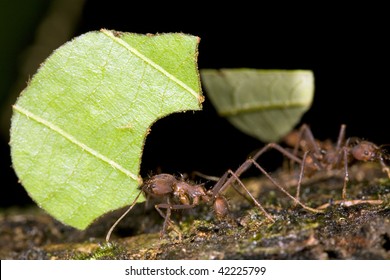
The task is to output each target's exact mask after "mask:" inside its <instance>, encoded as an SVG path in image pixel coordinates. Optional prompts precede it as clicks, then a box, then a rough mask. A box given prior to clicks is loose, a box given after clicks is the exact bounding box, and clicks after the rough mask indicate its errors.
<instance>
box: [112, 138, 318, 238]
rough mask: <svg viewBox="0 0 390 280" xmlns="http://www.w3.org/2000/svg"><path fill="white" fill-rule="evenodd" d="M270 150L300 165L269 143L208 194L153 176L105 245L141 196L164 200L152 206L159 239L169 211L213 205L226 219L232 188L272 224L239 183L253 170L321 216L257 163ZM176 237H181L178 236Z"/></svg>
mask: <svg viewBox="0 0 390 280" xmlns="http://www.w3.org/2000/svg"><path fill="white" fill-rule="evenodd" d="M270 149H276V150H278V151H279V152H281V153H282V154H284V155H286V156H288V157H289V158H290V159H293V160H295V161H296V162H298V163H302V160H301V159H299V158H298V157H297V156H295V155H293V154H292V153H290V152H289V151H287V150H286V149H284V148H282V147H281V146H280V145H278V144H276V143H270V144H268V145H266V146H264V147H263V148H262V149H260V150H259V151H258V152H257V153H256V154H255V155H254V156H253V157H249V158H248V159H247V160H245V162H244V163H242V164H241V165H240V166H239V167H238V168H237V169H236V170H235V171H234V172H233V171H232V170H228V171H226V172H225V174H224V175H223V176H222V177H221V178H219V180H218V181H217V182H216V183H215V185H214V186H213V187H212V188H211V189H209V190H206V188H205V187H204V185H203V184H193V183H190V182H187V181H185V180H184V179H182V178H177V177H175V176H173V175H170V174H165V173H162V174H158V175H155V176H152V177H151V178H149V179H148V180H146V181H145V183H144V184H143V185H142V186H141V188H140V192H139V194H138V195H137V197H136V198H135V200H134V202H133V203H132V204H131V205H130V207H129V208H128V209H127V211H126V212H125V213H124V214H123V215H122V216H121V217H119V218H118V220H117V221H116V222H115V223H114V224H113V225H112V227H111V228H110V230H109V231H108V233H107V236H106V241H107V242H108V241H109V239H110V236H111V233H112V231H113V230H114V228H115V227H116V225H117V224H118V223H119V222H120V220H122V219H123V218H124V217H125V216H126V215H127V213H129V212H130V210H131V209H132V208H133V206H134V205H135V204H136V202H137V200H138V198H139V196H140V195H141V193H144V194H145V196H146V198H148V197H157V198H162V199H163V200H164V201H163V202H162V203H158V204H156V205H155V209H156V210H157V211H158V213H159V214H160V215H161V216H162V217H163V218H164V223H163V228H162V231H161V236H163V235H164V234H165V233H166V231H167V228H168V226H169V225H172V226H173V224H172V222H171V220H170V217H171V212H172V210H184V209H191V208H194V207H196V206H198V205H199V204H201V203H208V204H212V206H213V209H214V212H215V213H216V216H217V217H225V216H226V215H227V214H228V212H229V206H228V202H227V200H226V198H225V197H224V195H223V193H224V191H225V190H226V189H227V188H229V187H230V186H232V187H233V188H234V189H235V190H236V191H237V192H238V193H240V194H242V193H241V192H240V191H239V189H238V187H241V188H242V189H243V190H244V192H245V193H246V194H247V195H248V196H249V198H250V199H251V200H252V202H253V203H254V204H255V205H256V207H258V208H259V209H260V210H261V211H262V212H263V213H264V215H265V216H266V217H267V219H268V220H269V221H271V222H274V221H275V220H274V218H273V217H272V216H271V215H270V214H269V213H268V212H267V211H266V210H265V209H264V208H263V206H262V205H261V204H260V202H258V201H257V199H256V198H255V197H254V196H253V195H252V194H251V193H250V191H249V190H248V189H247V187H246V186H245V185H244V183H243V182H242V181H241V180H240V179H239V177H240V176H241V175H242V174H243V173H244V172H245V171H247V170H248V169H249V168H250V167H252V166H254V167H256V168H257V169H258V170H259V171H260V172H262V173H263V174H264V175H265V176H266V177H267V178H268V179H269V180H270V181H271V182H272V183H273V185H275V186H276V187H277V188H278V189H279V190H280V191H282V192H283V193H284V194H285V195H287V196H288V197H289V198H290V199H292V200H293V201H294V202H295V203H296V204H298V205H300V206H301V207H302V208H304V209H306V210H308V211H311V212H314V213H321V212H323V210H319V209H314V208H311V207H309V206H306V205H305V204H303V203H301V202H300V201H299V200H298V199H296V198H295V197H294V196H292V195H291V194H290V193H289V192H287V191H286V190H285V188H284V187H283V186H282V185H281V184H280V183H278V182H277V181H276V180H275V179H274V178H272V177H271V175H270V174H269V173H268V172H267V171H265V170H264V169H263V168H262V167H261V166H260V165H259V164H258V163H257V162H256V160H257V159H258V158H259V157H260V156H261V155H262V154H263V153H265V152H266V151H268V150H270ZM236 184H237V185H236ZM164 210H165V212H164ZM175 231H176V230H175ZM177 232H178V231H177ZM178 234H179V236H180V233H179V232H178Z"/></svg>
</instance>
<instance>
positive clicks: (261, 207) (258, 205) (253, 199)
mask: <svg viewBox="0 0 390 280" xmlns="http://www.w3.org/2000/svg"><path fill="white" fill-rule="evenodd" d="M228 172H229V173H230V174H231V175H232V177H234V178H235V179H236V181H237V182H238V183H239V185H240V186H241V187H242V188H243V189H244V190H245V192H246V193H247V194H248V195H249V197H250V198H251V199H252V201H253V202H254V203H255V205H256V206H257V207H259V209H260V210H261V211H262V212H263V213H264V215H266V216H267V218H268V219H269V220H271V222H273V223H274V222H275V220H274V219H273V218H272V217H271V215H270V214H268V212H267V211H265V209H264V208H263V206H261V204H260V203H259V202H258V201H257V200H256V198H254V196H253V195H252V194H251V192H250V191H249V190H248V189H247V187H245V185H244V183H243V182H242V181H241V180H240V179H239V178H238V176H237V175H236V174H235V173H234V172H233V171H231V170H229V171H228Z"/></svg>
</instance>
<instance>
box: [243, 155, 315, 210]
mask: <svg viewBox="0 0 390 280" xmlns="http://www.w3.org/2000/svg"><path fill="white" fill-rule="evenodd" d="M250 160H251V161H252V164H253V165H254V166H255V167H256V168H257V169H259V170H260V171H261V172H262V173H263V174H264V175H265V176H266V177H267V178H268V179H269V180H270V181H271V182H272V183H273V184H274V185H275V186H276V187H277V188H278V189H279V190H281V191H282V192H283V193H284V194H285V195H287V196H288V197H289V198H291V199H292V200H293V201H294V202H295V203H296V204H299V205H300V206H301V207H302V208H304V209H306V210H308V211H311V212H314V213H322V212H323V211H321V210H318V209H314V208H311V207H309V206H306V205H305V204H303V203H302V202H300V201H299V200H298V199H296V198H295V197H293V196H292V195H291V194H290V193H289V192H288V191H286V190H285V188H283V187H282V186H281V185H280V184H279V183H278V182H276V181H275V179H274V178H272V177H271V175H269V174H268V172H267V171H265V170H264V168H262V167H261V166H260V165H259V164H258V163H257V162H256V161H254V160H253V159H250Z"/></svg>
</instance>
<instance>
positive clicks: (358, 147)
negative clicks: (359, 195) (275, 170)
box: [285, 124, 390, 208]
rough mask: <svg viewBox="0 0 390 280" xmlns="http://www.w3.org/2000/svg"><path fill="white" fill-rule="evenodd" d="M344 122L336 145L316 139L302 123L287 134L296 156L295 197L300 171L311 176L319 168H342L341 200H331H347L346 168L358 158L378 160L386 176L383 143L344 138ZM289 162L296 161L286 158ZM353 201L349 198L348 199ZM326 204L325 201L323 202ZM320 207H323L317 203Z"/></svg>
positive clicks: (389, 172) (288, 141)
mask: <svg viewBox="0 0 390 280" xmlns="http://www.w3.org/2000/svg"><path fill="white" fill-rule="evenodd" d="M345 130H346V125H345V124H343V125H341V128H340V132H339V136H338V138H337V142H336V144H334V143H332V142H330V141H319V140H316V139H315V138H314V136H313V133H312V132H311V130H310V128H309V126H307V125H306V124H304V125H302V126H301V128H300V129H299V130H298V131H294V132H292V133H290V134H289V135H288V136H287V137H286V139H285V140H286V142H287V143H288V144H289V145H291V146H294V151H293V155H294V156H297V157H300V158H301V159H302V160H301V172H300V176H299V178H300V179H299V181H298V186H297V193H296V198H297V199H299V196H300V185H301V181H302V177H303V176H304V173H307V174H308V175H311V174H313V173H315V172H317V171H321V170H328V171H330V170H343V171H344V184H343V188H342V195H341V197H342V200H340V201H336V202H334V203H345V200H346V199H347V184H348V181H349V171H348V167H349V166H350V165H351V164H354V163H355V162H358V161H363V162H368V161H370V162H379V163H380V164H381V166H382V170H383V172H386V173H387V176H388V177H389V178H390V169H389V167H388V166H387V165H386V163H385V161H386V160H389V159H390V156H389V155H388V154H387V153H386V151H385V150H384V149H383V147H384V146H377V145H375V144H374V143H372V142H369V141H366V140H362V139H360V138H356V137H351V138H347V139H346V138H345ZM290 159H291V162H292V163H294V162H297V161H296V160H294V159H293V158H290ZM350 202H353V201H350ZM354 202H355V203H352V204H357V203H364V202H372V204H377V203H378V201H362V200H357V201H354ZM326 205H328V204H326ZM320 208H325V205H324V206H321V207H320Z"/></svg>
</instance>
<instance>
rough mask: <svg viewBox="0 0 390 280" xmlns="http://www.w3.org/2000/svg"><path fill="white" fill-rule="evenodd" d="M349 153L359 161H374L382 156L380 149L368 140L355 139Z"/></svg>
mask: <svg viewBox="0 0 390 280" xmlns="http://www.w3.org/2000/svg"><path fill="white" fill-rule="evenodd" d="M351 154H352V156H353V157H354V158H355V159H356V160H361V161H376V160H380V159H381V157H382V152H381V149H380V148H379V147H378V146H377V145H375V144H374V143H372V142H368V141H356V142H355V144H354V146H352V147H351Z"/></svg>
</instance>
